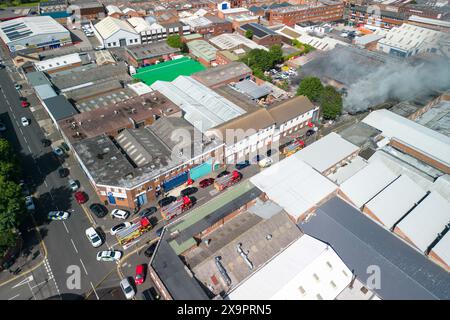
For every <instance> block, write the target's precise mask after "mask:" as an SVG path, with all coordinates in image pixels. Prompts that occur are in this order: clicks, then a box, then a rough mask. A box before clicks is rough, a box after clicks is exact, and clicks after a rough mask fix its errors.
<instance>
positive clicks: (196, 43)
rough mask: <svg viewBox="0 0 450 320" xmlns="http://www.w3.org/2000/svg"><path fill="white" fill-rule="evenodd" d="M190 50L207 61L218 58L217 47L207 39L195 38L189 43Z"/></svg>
mask: <svg viewBox="0 0 450 320" xmlns="http://www.w3.org/2000/svg"><path fill="white" fill-rule="evenodd" d="M187 46H188V48H189V51H190V53H191V54H193V55H195V56H196V57H199V58H203V59H205V60H206V61H212V60H215V59H216V52H217V49H216V48H215V47H214V46H212V45H211V44H209V43H208V42H206V41H205V40H193V41H189V42H188V43H187Z"/></svg>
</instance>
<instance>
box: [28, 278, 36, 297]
mask: <svg viewBox="0 0 450 320" xmlns="http://www.w3.org/2000/svg"><path fill="white" fill-rule="evenodd" d="M27 284H28V288H30V291H31V294H32V295H33V299H34V300H36V296H35V295H34V292H33V289H32V288H31V285H30V283H29V282H28V283H27Z"/></svg>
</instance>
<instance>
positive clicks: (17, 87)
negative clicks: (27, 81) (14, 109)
mask: <svg viewBox="0 0 450 320" xmlns="http://www.w3.org/2000/svg"><path fill="white" fill-rule="evenodd" d="M14 88H15V89H16V90H20V89H22V86H21V85H20V84H18V83H16V82H15V83H14Z"/></svg>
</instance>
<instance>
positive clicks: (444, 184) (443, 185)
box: [430, 174, 450, 199]
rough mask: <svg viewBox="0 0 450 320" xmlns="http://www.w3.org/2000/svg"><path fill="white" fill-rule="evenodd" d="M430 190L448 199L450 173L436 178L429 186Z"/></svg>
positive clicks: (449, 197) (449, 193)
mask: <svg viewBox="0 0 450 320" xmlns="http://www.w3.org/2000/svg"><path fill="white" fill-rule="evenodd" d="M430 191H436V192H437V193H439V194H440V195H441V196H443V197H444V198H445V199H450V175H449V174H446V175H443V176H440V177H439V178H437V179H436V181H435V182H434V183H433V185H432V186H431V187H430Z"/></svg>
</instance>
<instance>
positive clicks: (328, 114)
mask: <svg viewBox="0 0 450 320" xmlns="http://www.w3.org/2000/svg"><path fill="white" fill-rule="evenodd" d="M319 104H320V106H321V107H322V115H323V118H324V119H327V120H329V119H331V120H334V119H336V117H337V116H338V115H340V114H341V112H342V96H341V94H340V93H339V92H337V91H336V89H335V88H333V87H332V86H326V87H325V88H324V89H323V90H322V93H321V95H320V98H319Z"/></svg>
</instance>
